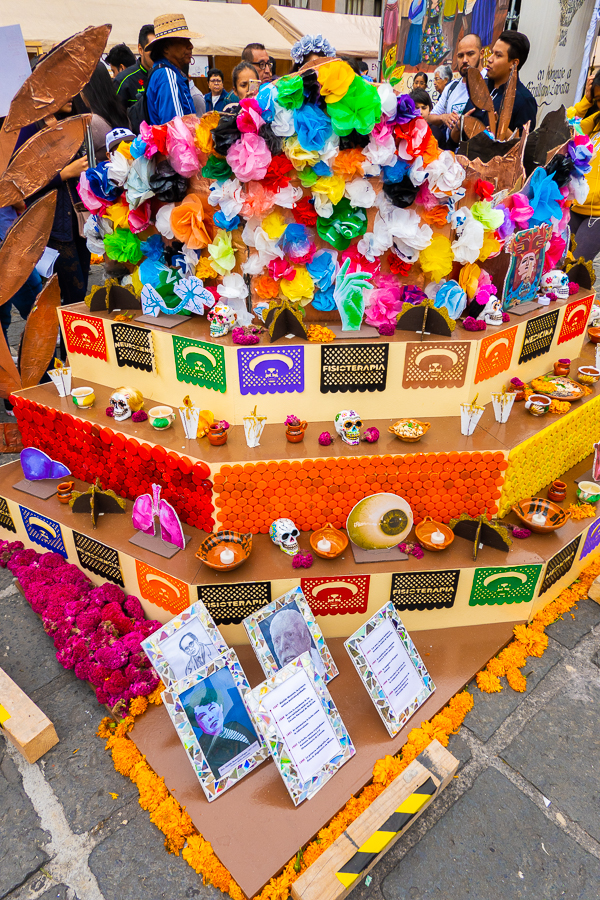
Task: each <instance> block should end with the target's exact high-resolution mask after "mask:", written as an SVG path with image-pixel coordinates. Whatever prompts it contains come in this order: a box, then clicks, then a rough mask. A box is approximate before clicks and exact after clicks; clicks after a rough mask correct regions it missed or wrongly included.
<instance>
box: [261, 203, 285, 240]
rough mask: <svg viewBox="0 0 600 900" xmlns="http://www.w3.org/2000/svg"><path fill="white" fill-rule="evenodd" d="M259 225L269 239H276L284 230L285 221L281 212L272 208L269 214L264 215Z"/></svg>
mask: <svg viewBox="0 0 600 900" xmlns="http://www.w3.org/2000/svg"><path fill="white" fill-rule="evenodd" d="M261 227H262V230H263V231H264V232H265V234H266V235H267V237H268V238H269V240H271V241H276V240H278V239H279V238H280V237H281V235H282V234H283V232H284V231H285V229H286V227H287V223H286V221H285V219H284V218H283V216H282V215H281V213H280V212H278V211H277V210H276V209H274V210H273V212H271V213H269V215H268V216H265V218H264V219H263V220H262V225H261Z"/></svg>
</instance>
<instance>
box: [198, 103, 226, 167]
mask: <svg viewBox="0 0 600 900" xmlns="http://www.w3.org/2000/svg"><path fill="white" fill-rule="evenodd" d="M220 118H221V116H220V114H219V113H218V112H217V111H216V110H213V111H212V112H208V113H205V114H204V115H203V116H202V118H201V119H200V122H199V123H198V124H197V125H196V146H197V147H198V150H199V151H200V153H206V155H207V156H208V155H209V154H211V153H212V152H213V147H214V144H213V138H212V130H213V128H216V127H217V125H218V124H219V119H220Z"/></svg>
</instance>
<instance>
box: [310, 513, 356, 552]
mask: <svg viewBox="0 0 600 900" xmlns="http://www.w3.org/2000/svg"><path fill="white" fill-rule="evenodd" d="M323 538H325V540H326V541H330V542H331V550H329V551H328V552H327V553H323V551H322V550H319V548H318V547H317V544H318V543H319V541H321V540H323ZM310 546H311V549H312V550H313V551H314V552H315V553H316V554H317V556H320V557H321V559H335V558H336V556H339V555H340V554H341V553H343V552H344V550H345V549H346V547H347V546H348V537H347V535H345V534H344V532H343V531H340V530H339V528H335V527H334V526H333V525H330V524H329V522H327V524H326V525H323V527H322V528H319V530H318V531H313V533H312V534H311V536H310Z"/></svg>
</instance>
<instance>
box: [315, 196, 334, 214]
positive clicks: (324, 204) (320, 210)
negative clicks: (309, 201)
mask: <svg viewBox="0 0 600 900" xmlns="http://www.w3.org/2000/svg"><path fill="white" fill-rule="evenodd" d="M313 201H314V204H315V212H316V214H317V217H319V216H320V217H321V218H322V219H329V218H330V216H332V215H333V203H332V202H331V200H330V199H329V198H328V197H327V196H326V195H325V194H313Z"/></svg>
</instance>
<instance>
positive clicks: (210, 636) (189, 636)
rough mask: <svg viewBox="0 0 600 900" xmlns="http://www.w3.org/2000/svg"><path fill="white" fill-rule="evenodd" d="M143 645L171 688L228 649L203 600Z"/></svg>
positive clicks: (162, 628)
mask: <svg viewBox="0 0 600 900" xmlns="http://www.w3.org/2000/svg"><path fill="white" fill-rule="evenodd" d="M142 648H143V650H144V653H145V654H146V656H147V657H148V659H149V660H150V662H151V663H152V665H153V666H154V668H155V669H156V671H157V673H158V675H159V676H160V678H161V679H162V681H163V684H165V685H166V686H167V687H169V685H171V684H174V683H175V682H176V681H180V680H181V679H182V678H187V677H188V676H189V675H193V674H194V672H197V671H198V670H199V669H201V668H203V667H204V666H207V665H208V664H209V663H210V662H212V660H213V659H216V658H217V657H218V656H220V655H221V654H222V653H225V651H226V650H227V649H228V648H227V644H226V643H225V641H224V640H223V637H222V635H221V632H220V631H219V629H218V628H217V626H216V625H215V623H214V621H213V618H212V616H211V614H210V613H209V612H208V610H207V609H206V607H205V606H204V604H203V603H202V602H201V601H200V600H198V601H197V602H196V603H192V605H191V606H189V607H188V608H187V609H186V610H184V611H183V612H182V613H180V614H179V615H178V616H175V617H174V618H173V619H171V621H170V622H167V624H166V625H163V626H162V627H161V628H159V629H158V630H157V631H155V632H154V634H151V635H150V637H148V638H146V640H144V641H142Z"/></svg>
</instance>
